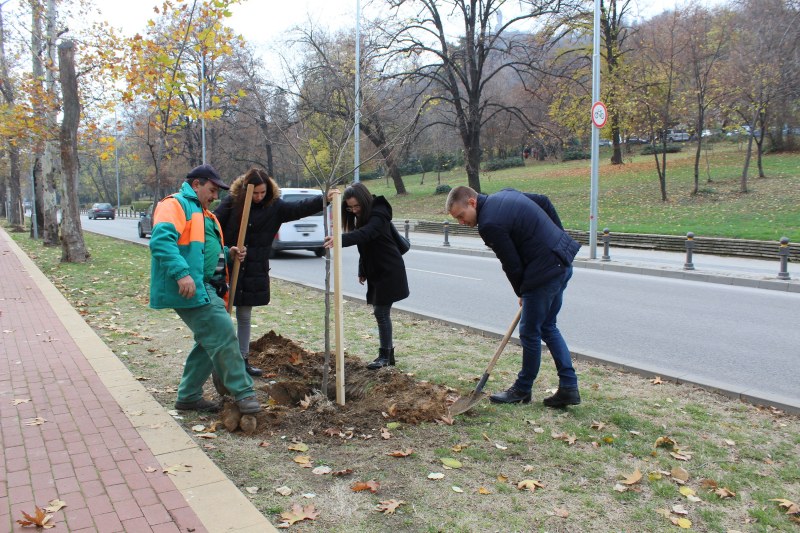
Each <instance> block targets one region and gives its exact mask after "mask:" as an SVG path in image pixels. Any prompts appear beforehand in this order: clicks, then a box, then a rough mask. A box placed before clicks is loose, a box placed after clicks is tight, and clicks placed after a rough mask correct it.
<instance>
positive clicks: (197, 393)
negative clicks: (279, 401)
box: [175, 284, 255, 403]
mask: <svg viewBox="0 0 800 533" xmlns="http://www.w3.org/2000/svg"><path fill="white" fill-rule="evenodd" d="M206 290H207V291H208V295H209V298H210V299H211V303H209V304H207V305H203V306H201V307H193V308H191V309H175V312H176V313H178V316H179V317H181V320H183V321H184V323H186V325H187V326H189V329H191V330H192V333H194V342H195V345H194V347H193V348H192V351H191V352H189V356H188V357H187V358H186V363H185V365H184V367H183V377H181V383H180V385H178V401H179V402H186V403H191V402H195V401H197V400H199V399H200V398H202V397H203V384H204V383H205V382H206V381H207V380H208V377H209V376H210V375H211V371H212V370H213V371H214V372H216V374H217V375H218V376H219V377H220V379H221V380H222V384H223V385H225V388H226V389H228V392H229V393H230V394H231V395H232V396H233V398H234V399H235V400H237V401H238V400H241V399H242V398H247V397H248V396H253V395H254V394H255V391H253V380H252V379H251V378H250V376H249V375H248V374H247V371H246V370H245V367H244V360H243V359H242V354H241V353H239V341H238V340H237V339H236V330H235V329H234V327H233V322H232V321H231V317H230V315H229V314H228V311H227V310H226V309H225V302H224V300H223V299H222V298H220V297H219V296H217V293H216V292H215V291H214V287H212V286H211V285H208V284H206Z"/></svg>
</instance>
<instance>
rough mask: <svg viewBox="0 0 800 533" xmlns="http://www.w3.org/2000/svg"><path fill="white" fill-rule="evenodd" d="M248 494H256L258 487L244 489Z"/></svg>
mask: <svg viewBox="0 0 800 533" xmlns="http://www.w3.org/2000/svg"><path fill="white" fill-rule="evenodd" d="M244 490H246V491H247V493H248V494H258V487H245V488H244Z"/></svg>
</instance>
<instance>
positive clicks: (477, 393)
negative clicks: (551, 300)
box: [450, 306, 522, 416]
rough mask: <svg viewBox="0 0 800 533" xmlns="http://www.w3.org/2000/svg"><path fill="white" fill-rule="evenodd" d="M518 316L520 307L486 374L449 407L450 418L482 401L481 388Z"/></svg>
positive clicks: (520, 311)
mask: <svg viewBox="0 0 800 533" xmlns="http://www.w3.org/2000/svg"><path fill="white" fill-rule="evenodd" d="M520 316H522V306H520V308H519V311H517V316H515V317H514V320H513V321H512V322H511V325H510V326H508V331H506V334H505V335H504V336H503V340H501V341H500V346H498V347H497V350H496V351H495V352H494V357H492V360H491V361H489V366H488V367H486V372H484V373H483V376H481V379H480V381H478V386H477V387H475V390H474V391H472V394H470V395H469V396H462V397H461V398H459V399H458V400H456V401H455V402H454V403H453V405H451V406H450V416H456V415H460V414H461V413H465V412H467V411H469V410H470V409H472V407H473V406H474V405H475V404H477V403H478V402H480V401H481V400H483V398H484V394H483V387H484V386H485V385H486V381H487V380H488V379H489V374H490V373H491V371H492V370H493V369H494V365H495V363H497V360H498V359H499V358H500V354H501V353H503V349H504V348H505V347H506V344H508V339H510V338H511V334H512V333H514V330H515V329H516V327H517V324H519V319H520Z"/></svg>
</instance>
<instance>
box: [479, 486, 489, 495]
mask: <svg viewBox="0 0 800 533" xmlns="http://www.w3.org/2000/svg"><path fill="white" fill-rule="evenodd" d="M491 493H492V492H491V491H490V490H489V489H487V488H486V487H480V488H478V494H491Z"/></svg>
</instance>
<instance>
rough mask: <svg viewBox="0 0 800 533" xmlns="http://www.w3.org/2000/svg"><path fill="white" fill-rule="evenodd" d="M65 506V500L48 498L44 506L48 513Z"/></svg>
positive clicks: (55, 511)
mask: <svg viewBox="0 0 800 533" xmlns="http://www.w3.org/2000/svg"><path fill="white" fill-rule="evenodd" d="M66 506H67V502H65V501H63V500H59V499H55V500H50V501H49V502H47V507H45V508H44V510H45V511H47V512H48V513H57V512H58V511H60V510H61V509H63V508H64V507H66Z"/></svg>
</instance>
